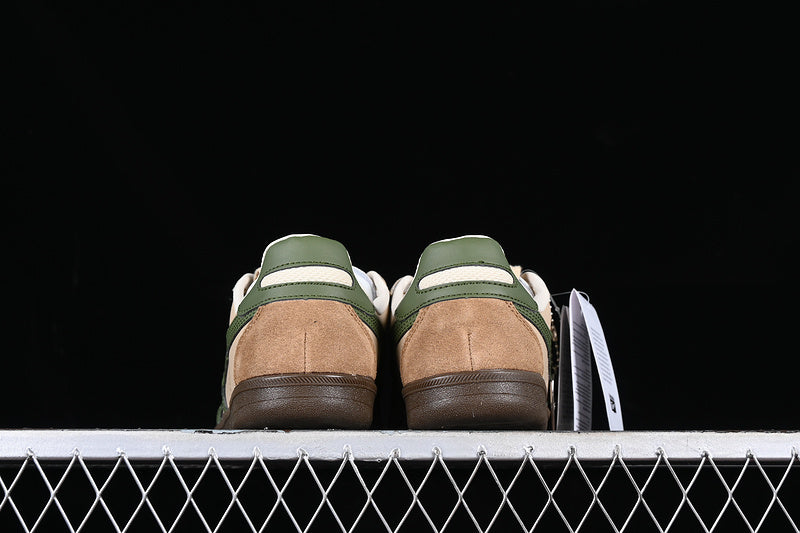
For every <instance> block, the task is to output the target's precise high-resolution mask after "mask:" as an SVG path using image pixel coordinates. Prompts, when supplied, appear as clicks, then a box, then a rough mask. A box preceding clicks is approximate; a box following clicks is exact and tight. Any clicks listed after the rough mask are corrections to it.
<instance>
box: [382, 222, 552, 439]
mask: <svg viewBox="0 0 800 533" xmlns="http://www.w3.org/2000/svg"><path fill="white" fill-rule="evenodd" d="M391 292H392V301H391V315H392V316H391V323H392V333H393V335H394V341H395V343H396V345H397V357H398V364H399V371H400V378H401V380H402V385H403V387H402V395H403V399H404V401H405V407H406V419H407V424H408V427H409V428H410V429H546V428H547V421H548V415H549V409H548V405H547V390H548V383H549V372H550V368H549V367H550V353H551V351H552V348H551V344H552V332H551V329H550V325H551V319H552V316H551V309H550V293H549V292H548V290H547V287H546V286H545V284H544V282H543V281H542V279H541V278H540V277H539V276H538V275H537V274H536V273H534V272H533V271H530V270H522V269H521V268H520V267H511V266H510V265H509V263H508V261H507V260H506V256H505V254H504V252H503V249H502V248H501V247H500V245H499V244H498V243H497V242H496V241H494V240H493V239H490V238H489V237H485V236H479V235H468V236H464V237H459V238H456V239H447V240H443V241H438V242H435V243H433V244H431V245H429V246H428V247H427V248H426V249H425V250H424V251H423V253H422V255H421V257H420V259H419V263H418V265H417V271H416V273H415V274H414V276H405V277H403V278H400V279H399V280H397V282H396V283H395V284H394V286H393V287H392V291H391Z"/></svg>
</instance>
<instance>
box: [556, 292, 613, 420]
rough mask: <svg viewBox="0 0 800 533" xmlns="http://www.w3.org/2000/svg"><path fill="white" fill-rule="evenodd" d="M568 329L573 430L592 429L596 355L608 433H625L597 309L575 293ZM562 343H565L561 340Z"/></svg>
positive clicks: (571, 304)
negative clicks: (593, 365)
mask: <svg viewBox="0 0 800 533" xmlns="http://www.w3.org/2000/svg"><path fill="white" fill-rule="evenodd" d="M566 313H567V314H568V325H569V352H570V353H569V361H571V370H572V372H571V378H572V401H573V413H572V414H573V424H572V426H573V429H574V430H577V431H588V430H591V429H592V363H591V358H590V356H589V353H590V352H591V353H593V354H594V362H595V366H596V367H597V372H598V377H599V378H600V385H601V387H602V389H603V399H604V401H605V407H606V415H607V417H608V429H610V430H611V431H622V430H623V425H622V404H621V402H620V399H619V391H618V390H617V379H616V377H615V375H614V367H613V366H612V365H611V354H610V353H609V351H608V345H607V344H606V337H605V334H604V333H603V327H602V326H601V325H600V319H599V317H598V316H597V311H596V310H595V308H594V306H593V305H592V304H590V303H589V300H587V299H586V298H585V297H584V296H583V295H582V294H581V293H579V292H578V291H576V290H575V289H573V290H572V293H571V294H570V297H569V307H568V309H567V310H566ZM562 342H563V339H562Z"/></svg>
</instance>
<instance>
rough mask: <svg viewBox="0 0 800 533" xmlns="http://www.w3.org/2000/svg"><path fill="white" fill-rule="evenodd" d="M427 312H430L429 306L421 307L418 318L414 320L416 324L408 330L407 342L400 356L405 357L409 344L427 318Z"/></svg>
mask: <svg viewBox="0 0 800 533" xmlns="http://www.w3.org/2000/svg"><path fill="white" fill-rule="evenodd" d="M427 313H428V308H427V307H425V308H423V309H420V311H419V314H418V315H417V319H416V320H415V321H414V324H413V325H412V326H411V328H410V329H409V330H408V333H406V335H407V337H406V341H405V343H403V350H402V351H401V352H400V357H405V354H406V352H407V351H408V346H409V344H411V341H412V340H413V339H414V335H415V334H416V333H417V330H418V329H419V327H420V324H422V322H423V320H425V315H426V314H427Z"/></svg>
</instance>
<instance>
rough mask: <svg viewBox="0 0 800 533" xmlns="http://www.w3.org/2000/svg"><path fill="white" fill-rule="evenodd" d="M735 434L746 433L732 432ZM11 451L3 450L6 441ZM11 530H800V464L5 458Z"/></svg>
mask: <svg viewBox="0 0 800 533" xmlns="http://www.w3.org/2000/svg"><path fill="white" fill-rule="evenodd" d="M733 438H735V437H733ZM0 444H2V442H0ZM0 490H2V500H1V501H0V531H3V532H6V531H25V532H30V531H47V532H50V531H70V532H76V531H116V532H123V531H124V532H130V531H162V532H171V531H208V532H213V531H251V532H260V531H298V532H306V531H344V532H350V531H387V532H396V531H433V532H441V531H479V532H486V531H548V532H549V531H567V532H577V531H592V532H594V531H615V532H621V531H636V532H639V531H658V532H666V531H680V532H684V531H703V532H710V531H725V532H728V531H750V532H754V531H798V524H799V523H800V497H798V495H800V460H799V459H798V453H797V449H796V448H792V449H791V451H789V452H788V453H787V454H786V457H785V458H784V459H780V460H777V459H775V458H774V457H770V458H769V459H768V460H761V459H759V457H758V456H757V455H756V454H754V453H752V452H748V453H746V454H745V455H744V456H742V457H741V458H739V459H731V458H727V457H726V458H724V459H716V460H715V458H714V457H713V456H712V454H711V453H709V452H705V451H699V452H698V455H697V458H696V459H694V460H687V459H685V458H681V459H670V457H669V456H668V454H667V453H666V452H665V451H664V450H663V449H662V448H660V447H658V446H654V447H653V458H652V460H642V459H635V460H631V459H625V458H624V457H623V455H622V454H621V453H620V451H619V447H617V448H615V449H614V451H613V452H612V453H611V454H610V455H609V456H608V457H607V458H606V459H604V460H598V459H596V458H593V459H581V458H580V457H579V455H578V454H577V453H576V450H575V448H574V447H569V448H568V449H566V450H564V455H563V456H562V457H560V458H559V457H552V456H551V457H539V456H537V453H536V450H535V448H534V447H528V448H526V449H525V450H522V451H521V452H520V454H519V456H518V457H513V458H503V459H499V458H497V457H494V458H490V456H489V455H488V454H487V453H486V450H485V449H481V450H480V451H479V452H478V453H477V455H476V457H475V458H474V460H464V459H463V458H459V459H456V460H451V459H448V458H447V457H446V456H445V454H443V453H442V450H441V449H440V448H439V447H438V446H435V445H434V446H432V447H431V453H430V460H425V461H421V460H408V459H403V458H402V457H401V454H400V452H399V449H397V448H395V449H391V450H387V451H386V456H385V459H384V460H382V461H375V460H363V459H359V457H356V456H355V455H354V453H353V452H352V449H351V447H350V446H345V447H344V451H343V453H342V456H341V458H340V459H337V460H314V459H311V458H310V455H309V453H307V452H306V451H305V449H303V448H301V449H299V450H298V451H297V456H296V457H295V458H291V459H288V458H282V459H266V458H265V457H264V455H263V454H262V450H261V449H260V448H259V447H255V448H254V449H253V453H252V457H250V458H247V459H243V458H241V457H236V458H233V459H231V458H225V457H221V456H220V455H218V453H217V452H216V450H215V449H214V448H213V447H212V448H210V449H209V450H208V454H207V457H206V458H205V459H204V460H197V459H196V458H194V459H191V460H187V459H182V458H181V457H177V456H175V455H174V454H173V453H172V451H170V449H169V448H167V447H165V448H164V450H163V456H162V457H161V458H160V459H159V460H153V459H152V458H148V459H141V458H135V457H129V456H128V454H126V453H125V451H123V450H121V449H120V450H117V453H116V459H112V460H98V459H94V458H92V459H87V458H85V457H84V456H83V455H82V453H81V449H80V448H76V449H74V450H73V452H72V454H71V455H70V456H69V457H67V458H64V459H63V460H54V459H52V458H41V457H39V456H38V455H37V453H36V450H35V447H31V448H29V449H28V451H27V453H26V454H25V455H24V456H21V457H19V458H18V459H17V460H12V459H10V458H9V457H8V455H7V454H6V455H5V456H4V459H3V460H2V462H1V463H0Z"/></svg>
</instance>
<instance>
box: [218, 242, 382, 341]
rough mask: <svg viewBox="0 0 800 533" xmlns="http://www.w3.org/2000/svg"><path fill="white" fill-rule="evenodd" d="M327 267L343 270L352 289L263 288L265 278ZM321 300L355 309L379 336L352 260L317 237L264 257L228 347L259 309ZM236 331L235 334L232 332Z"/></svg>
mask: <svg viewBox="0 0 800 533" xmlns="http://www.w3.org/2000/svg"><path fill="white" fill-rule="evenodd" d="M310 265H324V266H330V267H334V268H340V269H342V270H344V271H345V272H347V274H348V275H349V276H350V280H351V286H350V287H347V286H345V285H340V284H338V283H325V282H295V283H283V284H279V285H269V286H267V287H262V286H261V280H262V279H263V278H264V276H266V275H268V274H270V273H272V272H276V271H278V270H283V269H286V268H294V267H299V266H310ZM298 299H318V300H335V301H338V302H343V303H346V304H349V305H351V306H352V307H353V308H354V309H355V311H356V313H357V314H358V315H359V317H361V319H362V320H364V322H365V323H366V324H367V326H369V327H370V329H372V330H373V331H374V332H375V334H376V335H379V334H380V328H379V325H378V321H377V318H376V317H375V308H374V306H373V305H372V300H370V298H369V296H367V295H366V293H364V291H363V289H361V286H360V285H359V284H358V282H357V281H356V277H355V274H353V267H352V264H351V263H350V256H349V255H348V253H347V250H346V249H345V247H344V246H343V245H342V244H341V243H339V242H337V241H334V240H331V239H326V238H325V237H318V236H316V235H308V236H296V237H290V238H288V239H286V240H282V241H278V242H276V243H273V244H272V246H271V247H270V248H269V250H268V251H267V253H266V254H265V255H264V259H263V263H262V265H261V272H260V274H259V277H258V278H257V279H256V280H255V281H254V286H253V288H252V289H251V290H250V292H249V293H248V294H247V295H246V296H245V297H244V300H242V303H241V304H239V311H238V313H237V316H236V318H235V319H234V321H233V322H232V323H231V326H230V328H229V331H228V345H230V343H231V342H232V341H233V338H234V337H235V336H236V332H237V331H238V330H239V329H241V327H242V326H244V324H246V323H247V322H248V321H249V320H250V318H252V316H253V314H254V312H255V310H256V309H258V308H259V307H261V306H262V305H266V304H268V303H272V302H277V301H281V300H298ZM231 330H235V331H231Z"/></svg>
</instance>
